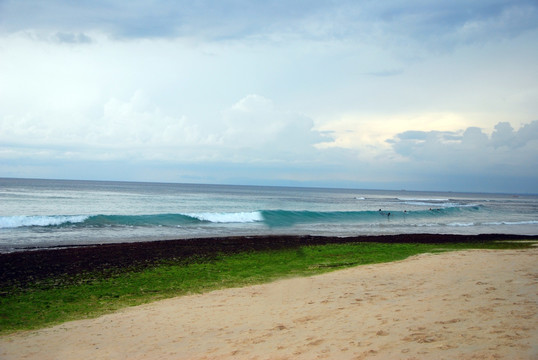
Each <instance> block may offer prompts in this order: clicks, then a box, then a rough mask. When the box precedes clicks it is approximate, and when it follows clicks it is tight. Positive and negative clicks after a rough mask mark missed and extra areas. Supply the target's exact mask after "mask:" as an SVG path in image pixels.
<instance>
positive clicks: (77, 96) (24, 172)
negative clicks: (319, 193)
mask: <svg viewBox="0 0 538 360" xmlns="http://www.w3.org/2000/svg"><path fill="white" fill-rule="evenodd" d="M0 177H38V178H67V179H101V180H136V181H165V182H188V183H226V184H264V185H300V186H332V187H354V188H376V189H409V190H451V191H487V192H532V193H538V3H537V2H536V1H535V0H528V1H525V0H521V1H519V0H507V1H503V0H489V1H487V0H486V1H482V0H476V1H468V0H450V1H424V0H406V1H401V0H387V1H362V0H354V1H338V0H337V1H321V0H308V1H303V0H297V1H271V0H264V1H244V0H206V1H203V0H201V1H190V0H189V1H182V0H178V1H172V0H170V1H165V0H162V1H159V0H154V1H149V0H148V1H137V0H135V1H128V2H126V1H120V0H100V1H95V0H93V1H86V0H80V1H68V0H48V1H40V0H0Z"/></svg>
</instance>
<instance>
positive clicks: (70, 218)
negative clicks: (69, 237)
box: [0, 215, 89, 229]
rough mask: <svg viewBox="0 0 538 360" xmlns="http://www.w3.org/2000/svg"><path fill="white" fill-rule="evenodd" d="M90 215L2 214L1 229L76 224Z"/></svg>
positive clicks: (0, 219)
mask: <svg viewBox="0 0 538 360" xmlns="http://www.w3.org/2000/svg"><path fill="white" fill-rule="evenodd" d="M88 217H89V216H86V215H56V216H40V215H31V216H30V215H21V216H0V229H9V228H11V229H12V228H19V227H28V226H58V225H62V224H68V223H71V224H75V223H81V222H84V221H85V220H86V219H88Z"/></svg>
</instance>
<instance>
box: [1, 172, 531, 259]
mask: <svg viewBox="0 0 538 360" xmlns="http://www.w3.org/2000/svg"><path fill="white" fill-rule="evenodd" d="M402 233H442V234H483V233H505V234H521V235H523V234H525V235H537V234H538V196H536V195H509V194H473V193H452V192H450V193H446V192H415V191H382V190H351V189H322V188H293V187H260V186H228V185H193V184H164V183H133V182H104V181H68V180H30V179H4V178H0V252H10V251H15V250H24V249H32V248H36V247H55V246H70V245H84V244H99V243H111V242H127V241H148V240H166V239H181V238H199V237H213V236H235V235H261V234H304V235H327V236H353V235H385V234H402Z"/></svg>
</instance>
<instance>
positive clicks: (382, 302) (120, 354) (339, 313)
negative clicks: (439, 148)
mask: <svg viewBox="0 0 538 360" xmlns="http://www.w3.org/2000/svg"><path fill="white" fill-rule="evenodd" d="M537 309H538V249H532V250H521V251H515V250H509V251H482V250H475V251H465V252H455V253H446V254H440V255H430V254H425V255H420V256H416V257H413V258H410V259H408V260H405V261H400V262H395V263H388V264H379V265H369V266H360V267H356V268H352V269H347V270H342V271H337V272H333V273H329V274H325V275H320V276H315V277H309V278H298V279H291V280H282V281H278V282H274V283H271V284H266V285H259V286H252V287H245V288H239V289H227V290H219V291H214V292H211V293H208V294H204V295H194V296H185V297H179V298H174V299H169V300H164V301H160V302H156V303H152V304H148V305H143V306H138V307H134V308H129V309H126V310H123V311H120V312H117V313H115V314H111V315H106V316H102V317H100V318H97V319H90V320H81V321H74V322H69V323H66V324H63V325H60V326H55V327H53V328H48V329H43V330H39V331H32V332H24V333H18V334H13V335H9V336H4V337H2V338H0V358H1V359H4V360H8V359H39V360H47V359H232V358H233V359H323V358H326V359H363V358H368V359H498V358H501V359H538V316H537Z"/></svg>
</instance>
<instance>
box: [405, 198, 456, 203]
mask: <svg viewBox="0 0 538 360" xmlns="http://www.w3.org/2000/svg"><path fill="white" fill-rule="evenodd" d="M397 199H398V200H400V201H422V202H426V201H435V202H445V201H449V200H450V199H437V198H433V199H428V198H397Z"/></svg>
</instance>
